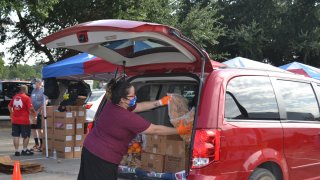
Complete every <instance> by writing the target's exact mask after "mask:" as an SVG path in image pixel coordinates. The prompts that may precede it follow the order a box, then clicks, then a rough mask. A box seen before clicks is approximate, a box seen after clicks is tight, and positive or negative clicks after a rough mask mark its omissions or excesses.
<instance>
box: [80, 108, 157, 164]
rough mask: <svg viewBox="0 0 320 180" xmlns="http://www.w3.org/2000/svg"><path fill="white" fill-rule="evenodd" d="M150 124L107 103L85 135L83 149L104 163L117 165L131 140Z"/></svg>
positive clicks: (127, 111) (134, 114)
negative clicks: (94, 124) (93, 125)
mask: <svg viewBox="0 0 320 180" xmlns="http://www.w3.org/2000/svg"><path fill="white" fill-rule="evenodd" d="M150 124H151V123H150V122H148V121H147V120H145V119H143V118H142V117H140V116H139V115H137V114H136V113H133V112H131V111H129V110H126V109H124V108H122V107H120V106H117V105H114V104H112V103H110V102H109V103H107V104H106V105H105V107H104V108H103V110H102V112H101V114H100V115H99V117H98V119H97V122H96V126H95V127H94V128H92V130H91V131H90V133H89V134H88V135H87V137H86V139H85V141H84V147H86V148H87V149H88V150H89V151H90V152H91V153H92V154H94V155H96V156H98V157H100V158H101V159H104V160H105V161H108V162H111V163H114V164H119V163H120V161H121V160H122V157H123V155H124V154H125V153H126V152H127V150H128V144H129V143H130V142H131V140H132V139H133V138H134V137H136V136H137V134H139V133H141V132H143V131H145V130H146V129H147V128H148V127H149V126H150Z"/></svg>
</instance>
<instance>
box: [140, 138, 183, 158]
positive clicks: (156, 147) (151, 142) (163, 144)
mask: <svg viewBox="0 0 320 180" xmlns="http://www.w3.org/2000/svg"><path fill="white" fill-rule="evenodd" d="M168 140H177V141H179V140H180V141H181V140H182V139H181V138H180V136H178V135H171V136H159V135H147V136H146V146H145V151H146V152H149V153H154V154H161V155H166V148H167V141H168Z"/></svg>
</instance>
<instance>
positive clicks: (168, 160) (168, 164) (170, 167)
mask: <svg viewBox="0 0 320 180" xmlns="http://www.w3.org/2000/svg"><path fill="white" fill-rule="evenodd" d="M164 162H165V164H164V171H165V172H171V173H176V172H179V171H182V170H185V168H186V157H185V156H180V157H179V156H170V155H166V156H165V160H164Z"/></svg>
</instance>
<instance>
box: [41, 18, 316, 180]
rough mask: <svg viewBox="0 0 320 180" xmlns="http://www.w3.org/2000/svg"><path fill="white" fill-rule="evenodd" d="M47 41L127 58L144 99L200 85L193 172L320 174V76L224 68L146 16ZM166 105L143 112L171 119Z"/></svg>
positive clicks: (89, 26) (253, 178)
mask: <svg viewBox="0 0 320 180" xmlns="http://www.w3.org/2000/svg"><path fill="white" fill-rule="evenodd" d="M121 41H127V42H132V43H131V45H136V44H145V46H144V48H141V47H140V48H139V47H135V46H134V47H133V48H126V49H120V46H116V43H118V44H119V42H121ZM41 42H42V43H43V44H46V45H47V46H48V47H49V48H62V47H65V48H71V49H75V50H79V51H85V52H88V53H90V54H93V55H96V56H100V57H102V58H104V59H106V60H107V61H109V62H111V63H113V64H117V65H120V66H121V65H123V64H125V66H126V68H125V69H126V72H127V74H128V75H129V76H130V78H129V79H128V80H129V81H130V82H131V83H132V84H133V85H134V86H135V88H136V94H137V96H138V99H139V100H141V101H143V100H155V99H159V98H161V97H162V96H164V95H166V94H167V93H180V94H181V95H187V94H189V93H188V92H187V91H193V92H194V94H195V96H194V98H193V99H191V98H190V97H189V98H190V106H195V107H196V109H197V110H196V112H197V113H196V115H195V120H194V124H193V128H194V129H193V133H192V141H191V142H192V143H191V145H190V146H189V150H190V151H189V156H190V159H189V158H186V159H185V161H186V162H189V163H187V164H188V166H187V167H186V168H185V170H186V173H187V179H189V180H195V179H203V180H204V179H208V180H209V179H228V180H229V179H241V180H242V179H250V180H260V179H277V180H282V179H284V180H288V179H293V180H295V179H297V180H300V179H317V178H318V177H320V171H319V169H320V153H319V149H320V136H319V133H320V113H319V103H320V102H319V99H320V81H317V80H314V79H310V78H305V77H301V76H297V75H293V74H289V73H283V72H274V71H265V70H253V69H235V68H228V67H226V68H221V67H222V64H220V63H217V62H214V61H212V60H210V58H209V56H208V55H207V53H206V52H205V51H204V50H202V49H201V48H199V47H198V46H197V45H196V44H195V43H193V42H192V41H190V40H189V39H188V38H186V37H184V36H183V35H182V34H181V33H180V32H179V31H178V30H176V29H174V28H172V27H169V26H165V25H160V24H153V23H146V22H135V21H125V20H100V21H93V22H89V23H83V24H79V25H77V26H73V27H70V28H67V29H65V30H62V31H60V32H57V33H55V34H53V35H50V36H48V37H46V38H44V39H42V40H41ZM120 44H121V43H120ZM128 44H129V43H128ZM121 45H123V44H121ZM129 50H131V51H129ZM257 68H258V67H257ZM199 90H200V91H199ZM103 102H104V101H103ZM101 104H102V106H103V104H104V103H101ZM102 106H100V107H99V109H101V107H102ZM166 108H167V107H160V108H156V109H154V110H151V111H148V112H145V113H141V116H143V117H145V118H146V119H148V120H150V121H151V122H153V123H157V124H163V125H170V124H168V121H169V119H168V115H167V114H166V113H167V110H166ZM98 111H99V110H98Z"/></svg>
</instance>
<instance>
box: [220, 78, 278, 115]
mask: <svg viewBox="0 0 320 180" xmlns="http://www.w3.org/2000/svg"><path fill="white" fill-rule="evenodd" d="M225 118H226V119H251V120H259V119H261V120H279V119H280V115H279V109H278V104H277V101H276V97H275V93H274V91H273V87H272V85H271V82H270V79H269V78H268V77H263V76H241V77H236V78H233V79H231V80H230V82H229V84H228V85H227V91H226V99H225Z"/></svg>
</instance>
